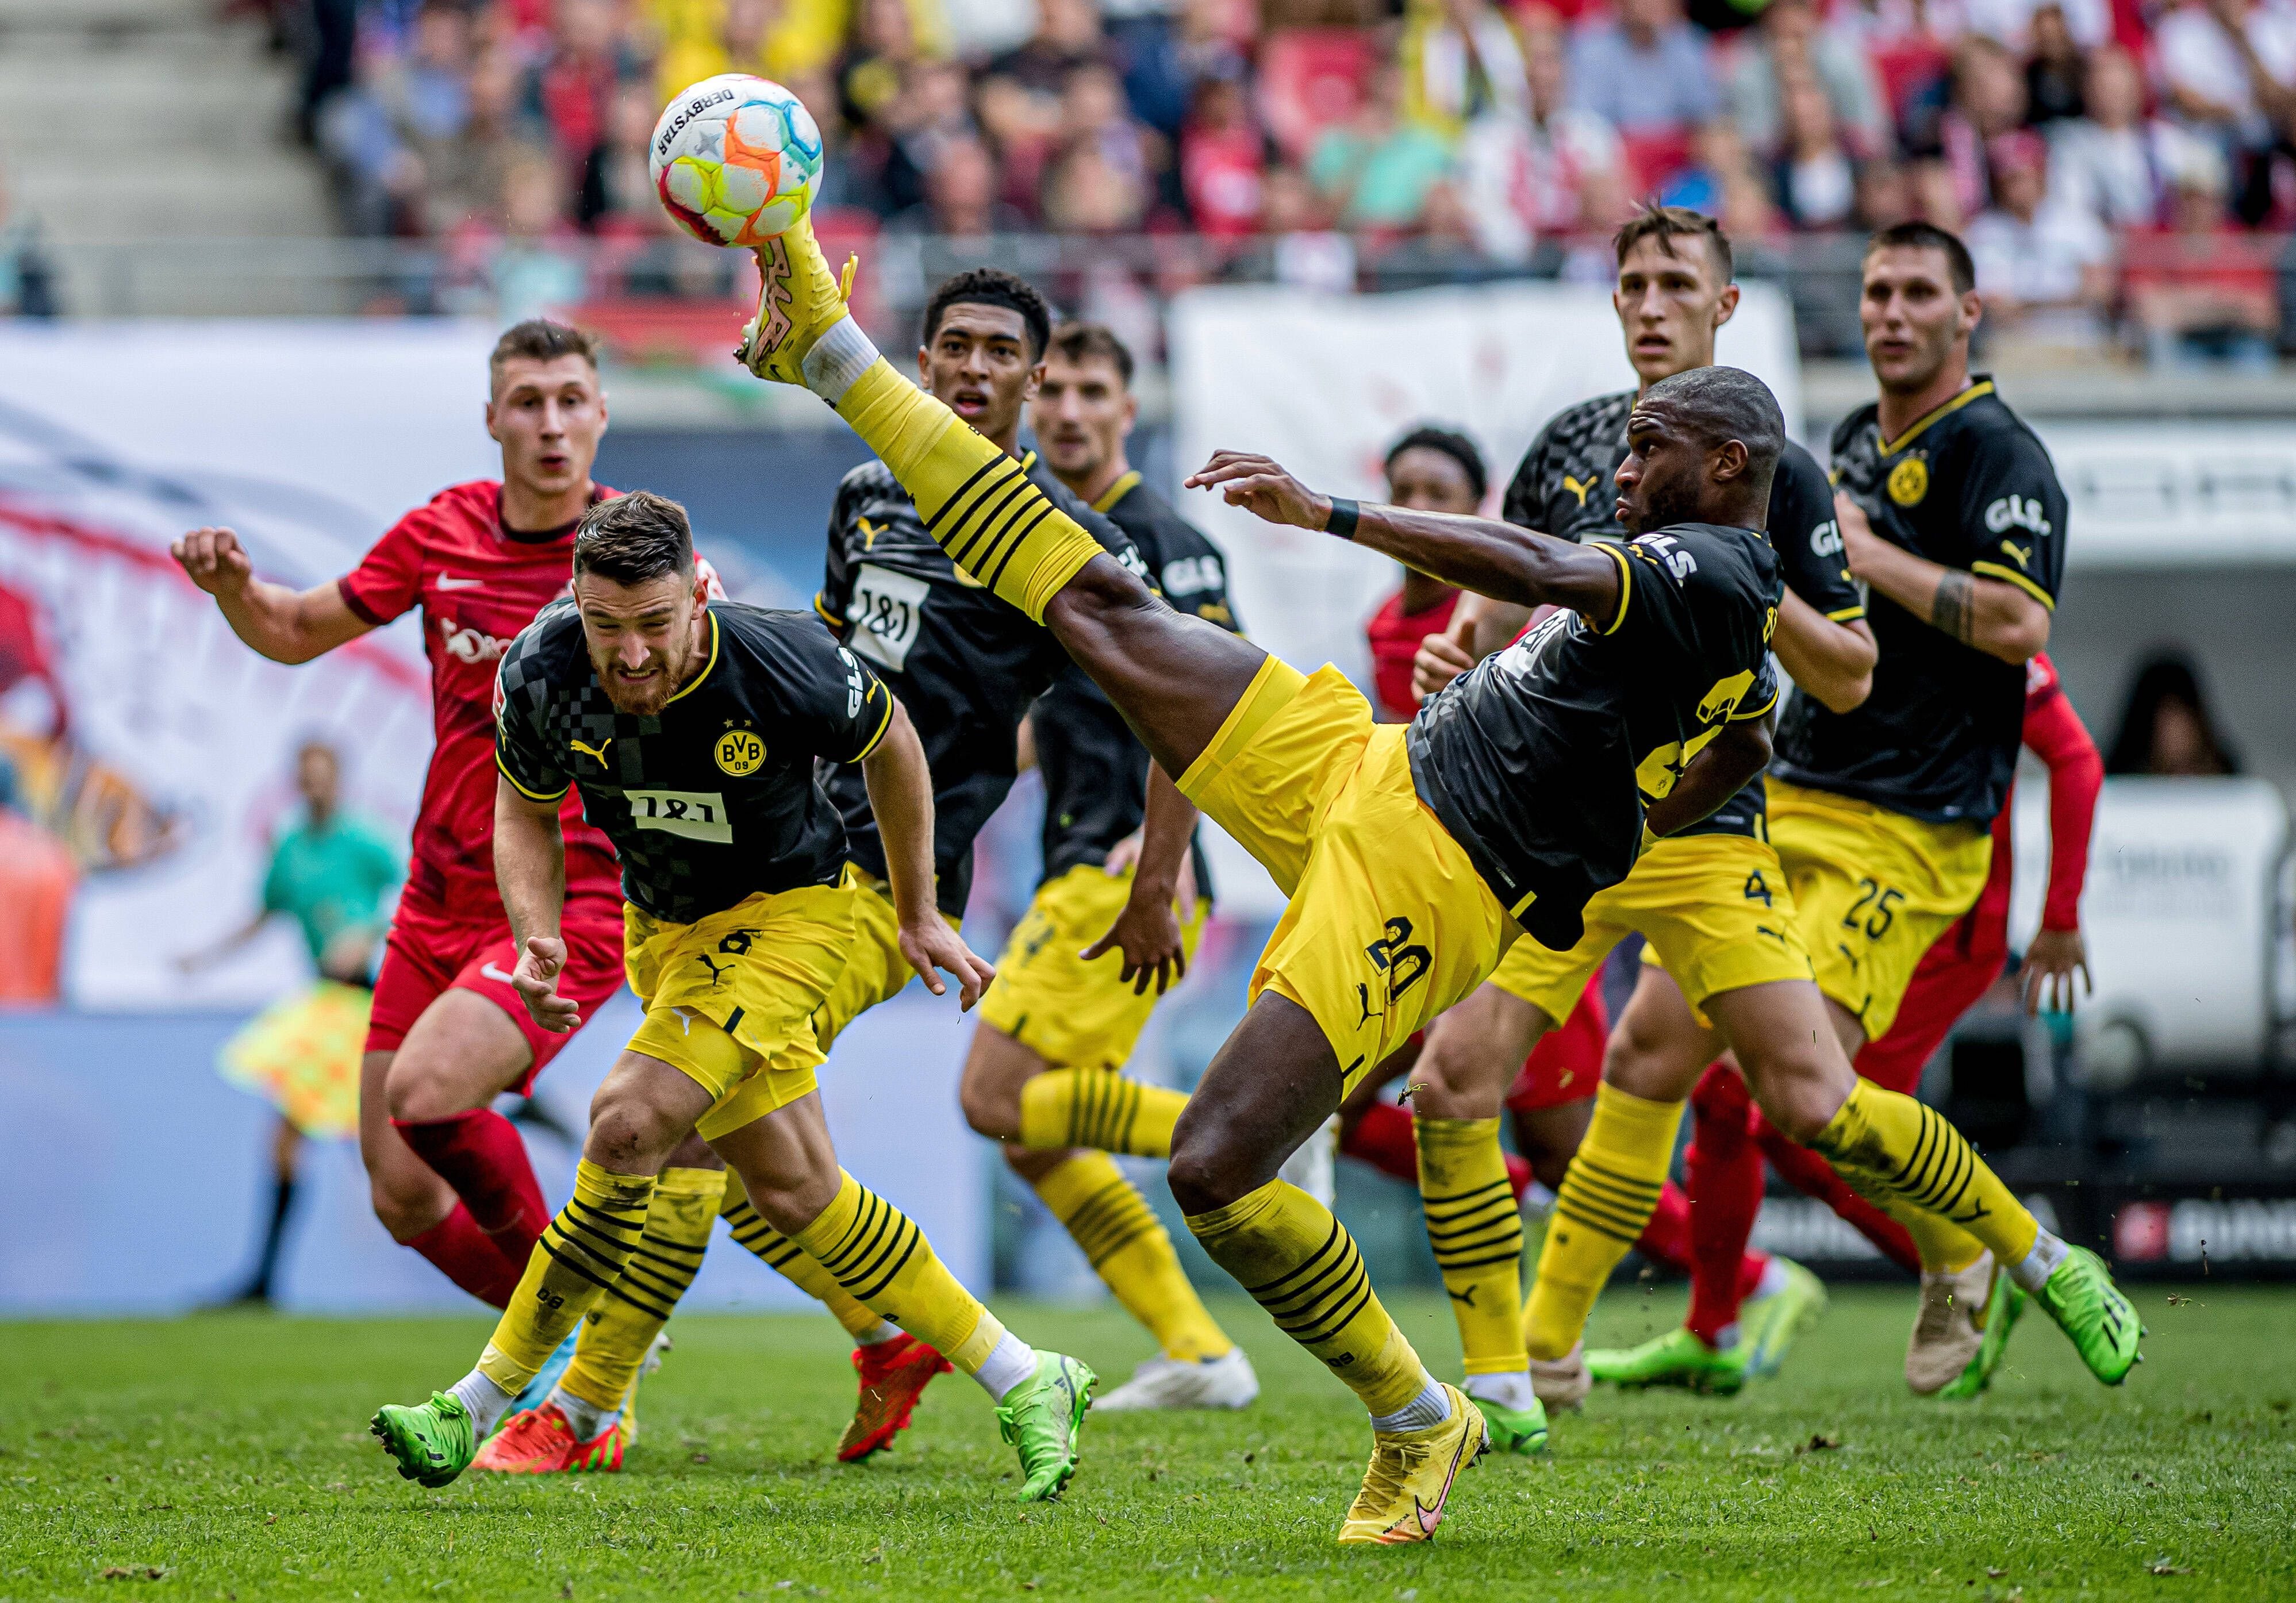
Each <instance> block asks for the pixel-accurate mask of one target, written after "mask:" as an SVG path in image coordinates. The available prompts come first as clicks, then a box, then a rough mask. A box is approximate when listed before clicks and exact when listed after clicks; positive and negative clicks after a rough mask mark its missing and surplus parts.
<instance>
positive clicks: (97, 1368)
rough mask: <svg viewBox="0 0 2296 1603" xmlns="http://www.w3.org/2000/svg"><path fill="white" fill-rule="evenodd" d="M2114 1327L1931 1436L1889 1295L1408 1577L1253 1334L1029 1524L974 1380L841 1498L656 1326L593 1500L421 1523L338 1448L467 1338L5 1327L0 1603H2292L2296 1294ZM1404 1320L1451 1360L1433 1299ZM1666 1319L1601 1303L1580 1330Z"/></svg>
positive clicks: (1336, 1413)
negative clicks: (2130, 1333) (1214, 1410)
mask: <svg viewBox="0 0 2296 1603" xmlns="http://www.w3.org/2000/svg"><path fill="white" fill-rule="evenodd" d="M2137 1301H2138V1304H2139V1307H2140V1308H2141V1310H2142V1311H2143V1313H2144V1317H2145V1318H2146V1320H2147V1321H2149V1322H2150V1324H2151V1326H2152V1337H2151V1338H2150V1340H2149V1341H2148V1342H2147V1343H2146V1354H2147V1360H2148V1362H2146V1363H2145V1364H2144V1366H2143V1367H2142V1368H2140V1369H2139V1370H2137V1371H2136V1375H2135V1377H2134V1378H2133V1379H2132V1381H2131V1383H2130V1384H2129V1385H2128V1386H2125V1387H2123V1388H2121V1389H2120V1390H2119V1391H2110V1392H2109V1391H2106V1390H2104V1389H2103V1388H2102V1387H2100V1386H2096V1385H2095V1384H2094V1383H2093V1382H2092V1381H2090V1380H2089V1379H2088V1378H2087V1374H2086V1373H2085V1372H2084V1371H2082V1370H2080V1369H2079V1365H2078V1363H2077V1362H2076V1361H2075V1360H2074V1359H2073V1357H2072V1355H2071V1349H2070V1348H2069V1347H2068V1346H2067V1345H2066V1344H2065V1343H2064V1341H2063V1340H2062V1338H2061V1337H2059V1336H2058V1335H2057V1334H2056V1332H2055V1331H2054V1329H2051V1328H2050V1327H2049V1325H2048V1323H2047V1321H2046V1318H2044V1317H2043V1316H2041V1315H2039V1314H2038V1313H2033V1314H2030V1315H2029V1316H2028V1320H2027V1322H2026V1323H2025V1324H2024V1325H2023V1326H2021V1328H2020V1329H2019V1331H2018V1335H2017V1338H2016V1345H2015V1346H2014V1347H2013V1349H2012V1351H2011V1354H2010V1358H2009V1362H2008V1366H2007V1369H2006V1371H2005V1374H2004V1375H2003V1376H2002V1377H2001V1378H2000V1379H1999V1381H1998V1382H1997V1385H1996V1386H1995V1388H1994V1391H1993V1393H1992V1394H1990V1395H1989V1396H1988V1397H1987V1398H1985V1399H1984V1400H1982V1401H1981V1402H1980V1403H1975V1404H1973V1405H1964V1406H1953V1405H1947V1404H1938V1403H1922V1402H1919V1401H1916V1400H1915V1399H1914V1398H1912V1397H1910V1396H1908V1395H1907V1393H1906V1391H1905V1387H1904V1384H1903V1381H1902V1379H1901V1378H1900V1375H1899V1362H1900V1354H1901V1353H1902V1351H1903V1345H1904V1338H1905V1333H1906V1329H1907V1323H1908V1321H1909V1319H1910V1317H1911V1312H1912V1296H1911V1292H1910V1290H1908V1289H1902V1288H1890V1289H1887V1290H1882V1289H1865V1290H1853V1291H1845V1292H1841V1293H1840V1294H1838V1295H1837V1296H1836V1299H1835V1303H1834V1306H1833V1312H1832V1313H1831V1314H1830V1315H1829V1316H1828V1318H1827V1319H1826V1321H1825V1323H1824V1324H1823V1325H1821V1326H1820V1327H1819V1328H1818V1329H1816V1331H1815V1332H1814V1333H1813V1334H1812V1335H1811V1336H1810V1337H1808V1338H1807V1339H1806V1340H1805V1341H1804V1342H1803V1344H1802V1345H1801V1346H1800V1348H1799V1349H1798V1350H1797V1352H1796V1354H1795V1355H1794V1359H1793V1362H1792V1364H1791V1365H1790V1367H1789V1369H1788V1370H1787V1372H1786V1373H1785V1374H1784V1375H1783V1376H1781V1377H1780V1378H1777V1379H1775V1380H1772V1381H1768V1382H1765V1383H1761V1384H1759V1385H1758V1386H1755V1387H1752V1388H1751V1389H1750V1390H1749V1391H1748V1392H1747V1393H1745V1394H1743V1396H1741V1397H1740V1398H1738V1399H1737V1400H1735V1401H1734V1402H1722V1401H1713V1400H1706V1399H1699V1398H1693V1397H1686V1396H1679V1395H1661V1394H1649V1395H1642V1396H1632V1397H1620V1396H1619V1395H1616V1394H1606V1393H1597V1394H1595V1399H1594V1401H1593V1404H1592V1406H1591V1407H1590V1408H1589V1409H1588V1410H1587V1412H1586V1413H1585V1414H1583V1415H1580V1416H1577V1417H1567V1416H1566V1417H1565V1418H1563V1419H1561V1420H1560V1421H1558V1423H1557V1426H1556V1428H1555V1431H1554V1451H1553V1452H1552V1453H1551V1454H1550V1455H1549V1456H1547V1457H1546V1458H1545V1459H1543V1460H1523V1459H1513V1460H1500V1459H1497V1458H1493V1459H1488V1460H1485V1462H1484V1463H1483V1465H1482V1467H1481V1468H1478V1469H1475V1470H1473V1471H1471V1472H1470V1473H1468V1474H1467V1475H1466V1476H1464V1478H1463V1479H1462V1481H1461V1483H1460V1486H1459V1489H1458V1492H1457V1493H1456V1495H1455V1497H1454V1501H1453V1502H1452V1505H1451V1514H1450V1517H1449V1518H1448V1519H1447V1521H1446V1522H1445V1524H1444V1526H1443V1531H1442V1535H1441V1538H1440V1540H1439V1541H1438V1542H1435V1543H1434V1544H1433V1545H1431V1546H1429V1547H1422V1548H1415V1549H1406V1550H1346V1551H1342V1550H1340V1549H1338V1548H1336V1547H1334V1546H1333V1543H1332V1533H1333V1530H1334V1529H1335V1528H1336V1527H1337V1525H1338V1523H1339V1520H1340V1517H1341V1513H1342V1512H1343V1511H1344V1509H1345V1508H1346V1505H1347V1502H1348V1500H1349V1497H1350V1496H1351V1495H1352V1494H1353V1493H1354V1490H1355V1486H1356V1483H1357V1476H1359V1474H1360V1472H1361V1467H1362V1460H1363V1456H1364V1453H1365V1449H1366V1447H1367V1445H1368V1433H1367V1431H1366V1430H1365V1425H1364V1421H1363V1416H1362V1414H1361V1413H1360V1411H1357V1409H1356V1408H1355V1407H1354V1405H1353V1401H1352V1399H1351V1398H1349V1396H1348V1394H1346V1393H1345V1392H1343V1391H1342V1390H1341V1388H1340V1387H1339V1386H1337V1385H1336V1384H1335V1383H1334V1382H1333V1381H1332V1380H1331V1379H1330V1378H1328V1377H1327V1376H1325V1375H1324V1372H1323V1371H1322V1370H1321V1369H1320V1368H1319V1367H1318V1366H1317V1365H1316V1364H1315V1363H1314V1362H1312V1361H1310V1360H1308V1358H1307V1357H1306V1356H1305V1354H1301V1353H1300V1352H1299V1351H1298V1350H1297V1349H1295V1348H1293V1347H1292V1345H1290V1344H1289V1343H1287V1342H1285V1341H1283V1339H1282V1338H1281V1337H1278V1336H1277V1334H1276V1333H1275V1330H1274V1329H1273V1328H1272V1327H1270V1326H1269V1325H1268V1323H1267V1321H1266V1319H1265V1318H1264V1317H1263V1316H1261V1315H1260V1314H1259V1312H1258V1311H1257V1310H1255V1309H1253V1308H1251V1306H1250V1305H1249V1304H1241V1303H1222V1304H1219V1305H1218V1309H1217V1312H1218V1313H1219V1314H1220V1316H1221V1317H1222V1318H1223V1319H1224V1320H1225V1321H1227V1323H1228V1324H1229V1327H1230V1329H1233V1330H1234V1331H1235V1332H1237V1333H1238V1334H1239V1335H1240V1336H1241V1337H1242V1339H1243V1340H1244V1341H1245V1342H1246V1343H1247V1344H1248V1345H1249V1346H1250V1348H1251V1354H1252V1357H1253V1359H1254V1361H1255V1362H1257V1364H1258V1365H1259V1372H1260V1375H1261V1377H1262V1378H1263V1380H1264V1382H1265V1384H1266V1392H1265V1394H1264V1395H1263V1396H1262V1398H1261V1400H1260V1402H1259V1404H1258V1405H1257V1406H1256V1407H1254V1408H1253V1409H1251V1410H1250V1411H1245V1412H1243V1413H1240V1414H1224V1415H1218V1416H1207V1415H1194V1414H1190V1415H1147V1416H1144V1415H1130V1416H1117V1415H1111V1416H1108V1417H1105V1418H1100V1419H1092V1420H1088V1421H1087V1426H1086V1434H1085V1462H1084V1468H1083V1470H1082V1472H1081V1474H1080V1475H1079V1476H1078V1480H1077V1482H1076V1484H1075V1485H1074V1487H1073V1488H1072V1489H1071V1490H1070V1493H1069V1495H1068V1497H1067V1499H1066V1501H1063V1502H1062V1503H1060V1504H1058V1505H1056V1506H1052V1507H1046V1506H1037V1507H1029V1508H1023V1507H1021V1506H1018V1505H1016V1504H1014V1503H1013V1502H1012V1501H1009V1499H1010V1498H1011V1496H1012V1493H1013V1479H1012V1476H1011V1473H1010V1472H1011V1470H1012V1468H1013V1462H1012V1458H1011V1455H1010V1453H1009V1452H1008V1450H1007V1449H1005V1447H1003V1446H1002V1445H1001V1444H999V1443H998V1442H997V1439H996V1424H995V1421H994V1419H993V1417H992V1415H991V1413H990V1411H989V1409H988V1403H987V1401H986V1400H985V1399H984V1398H983V1397H982V1396H981V1395H980V1392H979V1391H978V1390H977V1389H976V1388H975V1387H974V1386H972V1384H971V1383H970V1382H968V1381H967V1380H965V1379H964V1378H963V1377H961V1376H947V1377H944V1378H941V1379H940V1380H939V1381H936V1382H935V1383H934V1386H933V1389H932V1390H931V1392H930V1393H929V1394H927V1396H926V1398H925V1402H924V1404H923V1406H922V1409H921V1410H920V1411H919V1414H918V1422H917V1425H916V1427H915V1428H914V1430H913V1431H911V1432H910V1433H909V1434H908V1435H906V1436H905V1437H904V1438H903V1439H902V1441H901V1443H900V1444H899V1445H898V1447H897V1448H896V1449H895V1450H894V1451H893V1452H891V1453H890V1454H888V1455H886V1456H884V1457H882V1458H881V1459H880V1460H878V1461H877V1462H876V1463H874V1464H873V1465H870V1466H868V1467H865V1468H859V1469H847V1468H839V1467H838V1466H837V1465H836V1464H835V1463H834V1462H833V1461H832V1460H831V1457H830V1453H831V1449H832V1446H833V1444H834V1443H835V1441H836V1437H837V1433H838V1430H839V1429H840V1427H841V1426H842V1424H843V1422H844V1419H845V1415H846V1412H847V1410H848V1408H849V1403H850V1401H851V1378H850V1370H849V1369H848V1367H847V1365H846V1362H845V1353H844V1348H843V1345H842V1344H841V1343H840V1340H839V1338H838V1333H837V1331H836V1329H835V1328H834V1327H833V1326H832V1325H831V1324H830V1323H829V1322H828V1321H826V1320H824V1319H819V1318H805V1317H799V1316H782V1315H775V1316H759V1317H746V1318H745V1317H735V1316H720V1317H706V1316H705V1317H695V1318H691V1319H685V1320H681V1321H679V1322H678V1324H677V1325H676V1327H674V1334H675V1335H676V1338H677V1345H676V1351H675V1352H674V1353H673V1354H671V1355H670V1358H669V1361H668V1365H667V1367H665V1368H664V1369H663V1370H662V1371H661V1373H660V1375H658V1376H657V1377H656V1378H654V1379H653V1380H652V1381H650V1382H648V1383H647V1389H646V1393H645V1397H644V1410H643V1413H644V1435H643V1437H642V1439H641V1441H640V1443H639V1444H638V1445H637V1447H636V1448H635V1450H634V1452H633V1453H632V1455H631V1459H630V1462H629V1465H628V1467H627V1468H626V1469H625V1471H624V1472H623V1473H621V1474H619V1475H612V1476H577V1477H570V1478H566V1479H560V1480H552V1481H549V1482H536V1481H529V1480H511V1479H503V1478H496V1477H491V1476H465V1477H464V1478H463V1480H462V1481H461V1482H458V1483H457V1484H455V1485H453V1486H451V1487H448V1488H447V1489H446V1490H444V1491H441V1492H435V1493H434V1492H425V1491H422V1490H420V1489H418V1488H416V1487H414V1486H413V1485H411V1484H406V1483H405V1482H402V1481H400V1480H399V1479H398V1477H397V1476H396V1475H395V1474H393V1473H392V1472H391V1468H390V1466H389V1462H388V1460H386V1459H385V1458H384V1456H383V1454H382V1452H381V1450H380V1449H379V1448H378V1447H377V1446H376V1445H375V1444H374V1443H373V1441H372V1439H371V1438H369V1436H368V1435H367V1434H366V1431H365V1419H366V1416H367V1414H368V1413H369V1412H370V1411H372V1410H373V1408H374V1406H375V1405H376V1404H377V1403H383V1402H389V1401H406V1400H410V1399H414V1398H417V1397H419V1396H421V1395H423V1394H426V1393H427V1392H428V1390H429V1389H430V1387H431V1386H437V1385H442V1384H444V1383H446V1382H447V1381H449V1380H452V1379H453V1378H455V1377H456V1376H458V1375H460V1374H462V1373H463V1371H464V1370H465V1369H466V1368H467V1367H468V1365H469V1364H470V1363H471V1361H472V1358H473V1356H474V1354H476V1352H477V1350H478V1347H479V1345H480V1342H481V1341H482V1339H483V1338H484V1336H485V1331H486V1326H485V1325H484V1323H483V1322H482V1321H480V1320H478V1319H475V1318H464V1319H433V1320H421V1321H414V1320H408V1321H345V1322H335V1321H313V1320H289V1319H278V1320H272V1319H261V1318H249V1317H242V1316H211V1317H207V1318H201V1319H194V1320H188V1321H168V1322H152V1323H111V1324H98V1323H87V1324H39V1325H13V1326H5V1325H0V1599H15V1600H29V1599H47V1598H52V1597H63V1598H102V1599H115V1600H124V1599H129V1598H135V1597H146V1596H148V1597H151V1598H153V1599H161V1598H170V1597H172V1598H182V1599H226V1600H230V1603H251V1600H253V1599H272V1598H312V1599H321V1598H324V1599H361V1598H365V1599H429V1598H439V1599H484V1600H487V1603H496V1600H507V1599H655V1598H687V1597H692V1598H706V1599H713V1600H715V1603H726V1600H728V1599H767V1600H772V1599H783V1598H789V1599H799V1598H804V1599H810V1598H817V1597H828V1598H883V1599H941V1598H951V1599H955V1598H995V1599H1013V1600H1014V1603H1021V1600H1023V1599H1027V1600H1030V1603H1037V1600H1044V1599H1056V1598H1078V1599H1081V1598H1123V1599H1136V1598H1137V1599H1146V1598H1154V1599H1178V1600H1182V1603H1210V1600H1217V1603H1244V1600H1245V1599H1263V1598H1284V1599H1292V1598H1297V1599H1380V1600H1382V1603H1450V1600H1451V1599H1482V1598H1489V1599H1526V1600H1528V1599H1546V1598H1570V1599H1577V1598H1587V1597H1622V1598H1671V1597H1684V1598H1708V1597H1716V1598H1747V1599H1755V1598H1759V1599H1862V1598H1866V1597H1869V1596H1870V1597H1874V1598H1902V1597H1911V1596H1915V1595H1917V1594H1918V1595H1923V1596H1927V1597H1933V1598H1961V1599H1972V1600H1974V1599H1996V1600H1999V1599H2010V1598H2016V1597H2020V1596H2021V1597H2023V1598H2027V1599H2036V1600H2037V1603H2038V1599H2054V1598H2076V1597H2079V1598H2148V1599H2195V1598H2203V1597H2205V1598H2227V1599H2268V1598H2275V1597H2278V1598H2288V1597H2292V1596H2296V1538H2292V1534H2291V1533H2292V1530H2296V1515H2292V1509H2296V1415H2292V1412H2291V1403H2292V1401H2296V1354H2292V1343H2291V1337H2292V1335H2296V1294H2292V1293H2290V1292H2288V1291H2284V1290H2279V1291H2276V1290H2263V1289H2237V1288H2222V1287H2203V1288H2185V1289H2184V1290H2182V1291H2180V1292H2178V1293H2176V1294H2170V1293H2169V1292H2166V1291H2164V1290H2162V1289H2161V1288H2144V1290H2143V1291H2142V1292H2141V1293H2140V1295H2139V1296H2138V1299H2137ZM1395 1305H1396V1306H1397V1308H1398V1315H1399V1317H1401V1318H1403V1319H1404V1320H1405V1321H1406V1326H1407V1328H1408V1329H1409V1330H1410V1332H1411V1335H1412V1337H1413V1339H1414V1341H1415V1342H1416V1343H1417V1344H1418V1345H1419V1347H1420V1350H1421V1351H1422V1352H1423V1353H1424V1354H1427V1355H1428V1356H1429V1358H1430V1360H1431V1362H1436V1363H1438V1364H1439V1365H1445V1366H1447V1365H1450V1364H1454V1363H1456V1355H1457V1346H1456V1342H1455V1340H1454V1338H1453V1337H1452V1334H1451V1327H1450V1321H1449V1320H1448V1318H1447V1316H1446V1314H1445V1312H1444V1307H1443V1304H1442V1303H1441V1301H1440V1299H1439V1298H1433V1297H1425V1296H1421V1297H1415V1298H1410V1299H1398V1303H1397V1304H1395ZM1680 1309H1681V1298H1680V1296H1679V1294H1670V1293H1664V1292H1661V1293H1659V1294H1656V1295H1650V1294H1645V1293H1640V1292H1636V1291H1626V1292H1614V1293H1613V1294H1612V1295H1611V1296H1609V1297H1608V1298H1606V1299H1605V1301H1604V1303H1603V1307H1602V1309H1601V1311H1600V1313H1598V1315H1597V1328H1596V1332H1595V1334H1596V1336H1597V1337H1598V1338H1599V1339H1600V1340H1603V1341H1623V1340H1633V1339H1638V1338H1639V1337H1642V1336H1644V1335H1645V1334H1649V1333H1653V1332H1655V1331H1656V1330H1658V1329H1661V1328H1663V1324H1664V1323H1665V1322H1666V1321H1671V1320H1672V1319H1674V1318H1676V1317H1678V1315H1679V1313H1680ZM1005 1312H1006V1313H1007V1314H1008V1315H1009V1316H1010V1318H1011V1321H1012V1322H1013V1325H1014V1328H1015V1329H1019V1330H1020V1331H1021V1332H1022V1333H1023V1334H1024V1335H1025V1336H1026V1337H1029V1339H1031V1340H1034V1341H1037V1342H1039V1343H1046V1344H1062V1345H1066V1346H1067V1347H1068V1350H1070V1351H1071V1352H1075V1353H1078V1354H1082V1355H1084V1356H1085V1357H1086V1358H1087V1359H1088V1360H1089V1361H1090V1362H1093V1363H1094V1364H1095V1365H1096V1366H1098V1367H1099V1368H1100V1370H1101V1371H1102V1374H1103V1377H1104V1384H1113V1383H1114V1382H1116V1381H1118V1380H1120V1379H1122V1378H1124V1376H1125V1375H1126V1374H1128V1372H1129V1370H1130V1367H1131V1365H1132V1363H1133V1362H1136V1360H1138V1359H1139V1358H1141V1357H1143V1356H1144V1355H1145V1353H1146V1343H1145V1341H1144V1338H1143V1337H1141V1335H1140V1334H1139V1332H1138V1331H1137V1330H1136V1329H1135V1328H1134V1327H1133V1326H1132V1325H1131V1324H1130V1323H1129V1322H1128V1321H1127V1320H1126V1319H1125V1318H1124V1317H1123V1315H1122V1314H1121V1313H1117V1312H1114V1311H1112V1310H1093V1311H1089V1312H1075V1311H1063V1310H1058V1309H1046V1308H1041V1307H1033V1306H1021V1307H1014V1308H1008V1309H1006V1310H1005Z"/></svg>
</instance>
